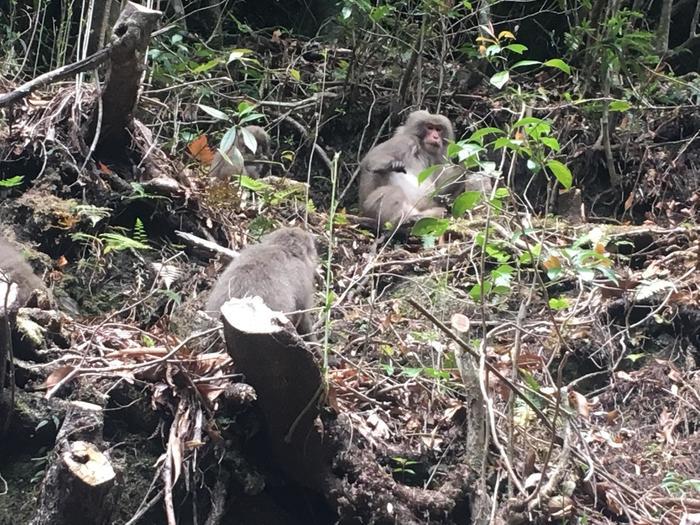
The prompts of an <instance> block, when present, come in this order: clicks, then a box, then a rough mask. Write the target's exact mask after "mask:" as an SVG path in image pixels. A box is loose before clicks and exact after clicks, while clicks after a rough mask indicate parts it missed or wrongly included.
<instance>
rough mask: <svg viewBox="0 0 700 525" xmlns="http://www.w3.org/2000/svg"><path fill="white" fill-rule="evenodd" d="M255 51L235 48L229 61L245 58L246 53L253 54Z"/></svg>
mask: <svg viewBox="0 0 700 525" xmlns="http://www.w3.org/2000/svg"><path fill="white" fill-rule="evenodd" d="M252 53H253V51H252V50H251V49H234V50H232V51H231V54H230V55H229V56H228V62H229V63H231V62H234V61H236V60H241V59H242V58H244V57H245V56H246V55H250V54H252Z"/></svg>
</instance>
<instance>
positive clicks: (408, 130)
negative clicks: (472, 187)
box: [359, 110, 465, 226]
mask: <svg viewBox="0 0 700 525" xmlns="http://www.w3.org/2000/svg"><path fill="white" fill-rule="evenodd" d="M451 140H454V132H453V131H452V123H451V122H450V121H449V119H448V118H447V117H445V116H443V115H434V114H431V113H428V112H427V111H422V110H421V111H414V112H412V113H411V114H410V115H409V116H408V118H407V119H406V123H405V124H404V125H403V126H401V127H399V128H398V129H397V130H396V132H395V133H394V136H393V137H392V138H390V139H389V140H387V141H386V142H383V143H381V144H379V145H377V146H375V147H374V148H372V149H371V150H370V151H369V152H368V153H367V155H365V157H364V159H362V162H361V163H360V195H359V196H360V208H361V211H362V214H363V215H364V216H366V217H369V218H371V219H374V220H376V221H377V223H378V224H379V226H384V225H385V224H386V223H390V224H392V225H393V226H398V225H399V224H400V223H402V222H404V221H406V220H408V219H414V218H421V217H442V216H443V215H444V213H445V209H444V208H443V207H441V206H439V205H438V203H437V202H436V201H435V200H434V198H433V196H434V195H435V194H450V195H456V194H459V193H461V192H462V191H464V188H465V186H464V180H463V179H464V175H465V170H464V169H463V168H461V167H459V166H452V167H447V168H443V167H440V168H438V169H436V170H435V172H433V173H432V174H431V175H430V176H429V177H428V178H427V179H426V180H425V181H423V183H422V184H419V183H418V174H419V173H420V172H421V171H423V170H424V169H426V168H428V167H430V166H434V165H436V164H442V163H444V162H446V158H445V150H446V146H447V142H449V141H451Z"/></svg>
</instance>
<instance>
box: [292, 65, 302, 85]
mask: <svg viewBox="0 0 700 525" xmlns="http://www.w3.org/2000/svg"><path fill="white" fill-rule="evenodd" d="M289 75H290V76H291V77H292V78H293V79H294V80H296V81H297V82H301V73H299V70H298V69H294V68H292V69H290V70H289Z"/></svg>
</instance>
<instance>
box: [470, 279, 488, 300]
mask: <svg viewBox="0 0 700 525" xmlns="http://www.w3.org/2000/svg"><path fill="white" fill-rule="evenodd" d="M491 288H493V285H492V284H491V281H490V280H489V279H486V280H485V281H484V282H482V283H479V284H475V285H474V286H472V288H471V290H469V297H471V298H472V300H473V301H474V302H477V303H478V302H480V301H481V299H482V298H485V297H486V296H488V295H489V294H490V293H491Z"/></svg>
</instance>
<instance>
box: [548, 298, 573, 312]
mask: <svg viewBox="0 0 700 525" xmlns="http://www.w3.org/2000/svg"><path fill="white" fill-rule="evenodd" d="M549 307H550V308H551V309H552V310H565V309H567V308H568V307H569V300H568V299H567V298H566V297H550V298H549Z"/></svg>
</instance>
